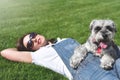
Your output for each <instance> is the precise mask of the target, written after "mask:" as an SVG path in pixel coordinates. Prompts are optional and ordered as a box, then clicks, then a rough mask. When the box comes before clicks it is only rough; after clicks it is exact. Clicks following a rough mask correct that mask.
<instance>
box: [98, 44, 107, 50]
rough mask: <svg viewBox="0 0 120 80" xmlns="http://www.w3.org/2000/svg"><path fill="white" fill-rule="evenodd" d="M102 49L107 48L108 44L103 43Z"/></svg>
mask: <svg viewBox="0 0 120 80" xmlns="http://www.w3.org/2000/svg"><path fill="white" fill-rule="evenodd" d="M99 46H100V47H101V48H103V49H105V48H107V44H105V43H103V42H100V45H99Z"/></svg>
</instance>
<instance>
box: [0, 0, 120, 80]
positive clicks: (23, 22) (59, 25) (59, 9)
mask: <svg viewBox="0 0 120 80" xmlns="http://www.w3.org/2000/svg"><path fill="white" fill-rule="evenodd" d="M119 8H120V0H0V50H2V49H5V48H9V47H14V46H15V43H16V40H17V39H18V38H19V37H20V36H22V35H23V34H25V33H28V32H34V31H35V32H37V33H40V34H43V35H45V36H46V37H47V38H53V37H61V38H64V37H72V38H74V39H76V40H77V41H79V42H80V43H84V42H85V41H86V39H87V38H88V36H89V33H90V32H89V28H88V27H89V24H90V22H91V20H93V19H112V20H113V21H114V22H115V23H116V25H117V31H118V32H117V34H116V36H115V42H116V43H117V44H118V45H120V43H119V39H120V35H119V34H120V27H119V26H120V18H119V16H120V10H119ZM0 80H67V79H66V78H65V77H63V76H61V75H60V74H57V73H55V72H53V71H51V70H48V69H46V68H43V67H40V66H36V65H33V64H26V63H17V62H12V61H8V60H6V59H4V58H2V57H0Z"/></svg>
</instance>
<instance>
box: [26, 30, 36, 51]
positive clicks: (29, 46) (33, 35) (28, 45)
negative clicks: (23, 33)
mask: <svg viewBox="0 0 120 80" xmlns="http://www.w3.org/2000/svg"><path fill="white" fill-rule="evenodd" d="M36 36H37V33H35V32H32V33H30V35H29V38H30V40H29V41H28V43H27V48H28V49H32V48H33V46H34V42H33V41H32V39H33V38H35V37H36Z"/></svg>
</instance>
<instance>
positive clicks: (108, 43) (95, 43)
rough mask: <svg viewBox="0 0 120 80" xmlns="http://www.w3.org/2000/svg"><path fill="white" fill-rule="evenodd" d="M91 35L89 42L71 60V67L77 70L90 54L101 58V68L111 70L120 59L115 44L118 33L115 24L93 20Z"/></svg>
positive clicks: (75, 52) (76, 51)
mask: <svg viewBox="0 0 120 80" xmlns="http://www.w3.org/2000/svg"><path fill="white" fill-rule="evenodd" d="M90 30H91V35H90V37H89V38H88V40H87V42H86V43H85V44H83V45H80V46H78V47H77V48H76V49H75V51H74V54H73V56H72V57H71V59H70V66H71V67H73V68H77V67H78V65H79V64H80V62H81V61H82V60H83V59H84V58H85V57H86V56H87V53H88V52H92V53H93V54H94V55H96V56H99V57H101V58H100V62H101V64H100V66H101V67H102V68H104V69H111V68H112V66H113V64H114V62H115V60H116V59H117V58H118V55H117V50H118V47H117V46H116V44H115V43H114V42H113V38H114V35H115V33H116V27H115V23H114V22H113V21H112V20H93V21H92V22H91V23H90Z"/></svg>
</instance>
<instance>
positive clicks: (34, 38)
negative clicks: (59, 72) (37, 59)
mask: <svg viewBox="0 0 120 80" xmlns="http://www.w3.org/2000/svg"><path fill="white" fill-rule="evenodd" d="M46 43H47V41H46V39H45V37H44V36H42V35H39V34H36V33H30V34H28V35H26V36H25V37H24V39H23V44H24V46H25V47H26V48H30V49H32V50H38V49H39V48H40V47H42V46H45V45H46Z"/></svg>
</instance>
